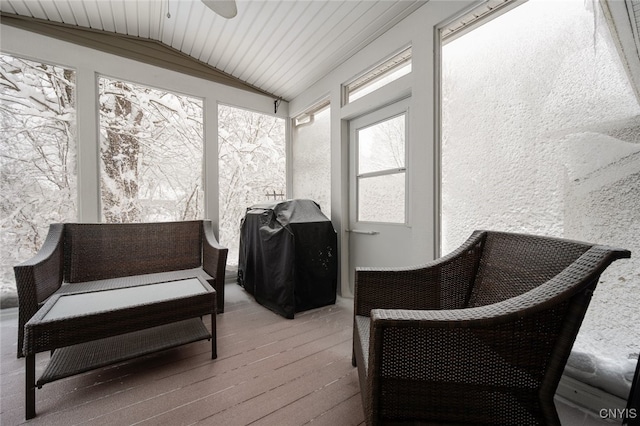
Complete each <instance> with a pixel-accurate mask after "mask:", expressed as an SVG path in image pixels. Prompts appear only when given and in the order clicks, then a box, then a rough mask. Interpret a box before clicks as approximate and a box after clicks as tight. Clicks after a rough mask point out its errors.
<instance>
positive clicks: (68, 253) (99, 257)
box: [64, 221, 202, 283]
mask: <svg viewBox="0 0 640 426" xmlns="http://www.w3.org/2000/svg"><path fill="white" fill-rule="evenodd" d="M64 244H65V271H64V275H65V280H66V281H67V282H71V283H73V282H82V281H93V280H100V279H108V278H117V277H126V276H131V275H142V274H151V273H157V272H165V271H174V270H181V269H191V268H196V267H198V266H200V265H201V259H202V254H201V253H202V221H187V222H164V223H127V224H121V223H119V224H86V223H73V224H65V235H64Z"/></svg>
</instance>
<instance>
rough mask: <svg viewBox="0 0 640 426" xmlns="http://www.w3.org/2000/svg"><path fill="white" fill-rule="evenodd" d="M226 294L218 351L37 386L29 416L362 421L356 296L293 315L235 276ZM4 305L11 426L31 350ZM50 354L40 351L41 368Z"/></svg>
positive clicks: (18, 419) (123, 421) (198, 346)
mask: <svg viewBox="0 0 640 426" xmlns="http://www.w3.org/2000/svg"><path fill="white" fill-rule="evenodd" d="M225 296H226V303H225V313H224V314H221V315H218V317H217V321H218V326H217V329H218V358H217V359H216V360H211V359H210V357H211V353H210V348H211V346H210V343H209V342H206V341H203V342H197V343H193V344H189V345H186V346H183V347H181V348H176V349H172V350H168V351H165V352H162V353H158V354H155V355H152V356H148V357H145V358H141V359H138V360H134V361H130V362H128V363H124V364H120V365H116V366H112V367H108V368H103V369H98V370H95V371H92V372H88V373H85V374H81V375H78V376H74V377H70V378H68V379H63V380H60V381H57V382H53V383H49V384H46V385H45V386H44V387H43V388H42V389H39V390H37V391H36V409H37V417H36V418H35V419H33V420H31V421H29V422H28V423H29V424H38V425H39V424H42V425H45V424H46V425H65V426H68V425H77V424H91V425H110V426H111V425H133V424H150V425H163V424H166V425H183V424H184V425H188V424H196V423H199V424H205V425H224V426H228V425H305V424H308V423H311V422H313V424H314V425H330V426H343V425H359V424H362V423H363V417H364V416H363V413H362V405H361V401H360V390H359V385H358V375H357V371H356V369H355V368H354V367H352V366H351V323H352V300H350V299H341V298H338V302H337V303H336V304H335V305H332V306H327V307H324V308H319V309H314V310H311V311H307V312H301V313H298V314H296V318H295V319H294V320H287V319H284V318H282V317H280V316H278V315H276V314H275V313H273V312H271V311H269V310H268V309H266V308H264V307H262V306H260V305H259V304H257V303H256V302H255V301H254V300H253V298H252V297H251V296H249V295H248V294H246V293H245V292H244V290H243V289H242V288H240V287H239V286H237V285H235V284H228V285H227V287H226V295H225ZM1 312H2V321H1V325H2V328H1V335H0V339H1V343H2V352H1V357H2V358H1V360H2V366H1V379H0V380H1V381H0V387H1V402H0V404H1V408H0V411H1V413H0V416H1V417H0V424H2V425H3V426H10V425H16V424H21V423H24V359H16V356H15V353H16V330H17V310H16V309H10V310H3V311H1ZM205 323H206V324H208V323H209V322H208V321H205ZM48 357H49V355H48V353H43V354H39V355H38V358H37V359H38V361H37V362H38V372H41V371H42V369H43V368H44V365H45V364H46V362H47V361H48ZM38 374H39V373H38Z"/></svg>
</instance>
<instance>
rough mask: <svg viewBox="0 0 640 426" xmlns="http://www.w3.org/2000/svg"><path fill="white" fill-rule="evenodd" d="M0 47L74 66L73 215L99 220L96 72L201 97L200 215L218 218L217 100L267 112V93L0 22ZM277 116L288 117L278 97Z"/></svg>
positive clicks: (270, 102) (83, 219)
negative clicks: (75, 175) (75, 194)
mask: <svg viewBox="0 0 640 426" xmlns="http://www.w3.org/2000/svg"><path fill="white" fill-rule="evenodd" d="M0 51H1V52H3V53H7V54H11V55H15V56H19V57H23V58H26V59H32V60H37V61H42V62H47V63H52V64H56V65H61V66H64V67H67V68H70V69H74V70H75V71H76V82H77V90H76V94H77V95H76V96H77V124H78V195H79V196H78V206H79V207H78V209H79V212H78V220H79V221H81V222H99V221H100V217H101V214H100V192H99V176H98V173H99V142H98V141H99V137H98V135H99V132H98V127H99V126H98V123H99V120H98V113H97V105H98V100H97V92H98V90H97V78H98V77H97V76H98V75H105V76H108V77H111V78H116V79H122V80H126V81H131V82H134V83H139V84H143V85H147V86H152V87H158V88H161V89H166V90H169V91H174V92H177V93H183V94H186V95H189V96H193V97H197V98H201V99H203V100H204V109H205V120H204V132H205V168H204V173H205V203H206V204H205V218H206V219H211V220H212V221H214V222H215V223H217V221H218V149H217V143H218V112H217V105H218V103H224V104H227V105H233V106H237V107H241V108H246V109H250V110H253V111H257V112H261V113H265V114H273V99H272V98H270V97H268V96H262V95H259V94H254V93H251V92H248V91H244V90H240V89H236V88H232V87H229V86H225V85H221V84H218V83H213V82H210V81H207V80H203V79H200V78H196V77H191V76H187V75H184V74H180V73H177V72H174V71H170V70H166V69H163V68H160V67H157V66H153V65H147V64H144V63H140V62H137V61H133V60H129V59H126V58H122V57H119V56H115V55H111V54H108V53H104V52H101V51H97V50H94V49H89V48H86V47H83V46H77V45H74V44H71V43H67V42H64V41H60V40H57V39H54V38H50V37H45V36H42V35H39V34H36V33H32V32H29V31H24V30H21V29H17V28H14V27H11V26H7V25H0ZM277 115H278V116H279V117H282V118H286V117H288V104H287V103H286V102H282V104H281V105H280V107H279V109H278V113H277Z"/></svg>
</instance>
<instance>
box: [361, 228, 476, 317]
mask: <svg viewBox="0 0 640 426" xmlns="http://www.w3.org/2000/svg"><path fill="white" fill-rule="evenodd" d="M485 235H486V232H481V231H476V232H474V233H473V234H472V235H471V236H470V237H469V238H468V239H467V241H465V243H464V244H462V245H461V246H460V247H458V248H457V249H456V250H454V251H453V252H451V253H449V254H448V255H446V256H443V257H441V258H439V259H436V260H434V261H432V262H429V263H426V264H424V265H419V266H414V267H405V268H356V275H355V297H354V304H355V305H354V307H355V314H356V315H364V316H369V313H370V311H371V310H372V309H454V308H461V307H463V306H464V305H465V304H466V302H467V301H468V298H469V296H470V293H471V286H472V284H473V279H474V277H475V274H476V271H477V269H478V265H479V262H480V255H481V253H482V245H483V243H484V239H485Z"/></svg>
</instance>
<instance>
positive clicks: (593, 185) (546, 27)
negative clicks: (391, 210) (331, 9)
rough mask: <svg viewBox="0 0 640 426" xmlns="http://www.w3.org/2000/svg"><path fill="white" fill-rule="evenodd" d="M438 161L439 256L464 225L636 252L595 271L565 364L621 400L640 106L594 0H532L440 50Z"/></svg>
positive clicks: (635, 333)
mask: <svg viewBox="0 0 640 426" xmlns="http://www.w3.org/2000/svg"><path fill="white" fill-rule="evenodd" d="M594 8H595V9H594ZM442 165H443V177H442V225H443V226H442V237H443V240H442V241H443V243H442V252H443V253H448V252H450V251H451V250H453V249H455V248H456V247H457V246H459V245H460V244H461V243H462V242H463V241H464V240H465V239H466V238H467V237H468V236H469V235H470V233H471V232H472V231H473V230H474V229H499V230H508V231H518V232H530V233H537V234H546V235H555V236H561V237H566V238H572V239H579V240H584V241H589V242H597V243H601V244H609V245H615V246H619V247H623V248H627V249H630V250H631V251H632V259H631V260H624V261H618V262H616V263H614V264H612V266H611V267H610V268H609V269H608V270H607V271H606V272H605V274H604V275H603V277H602V281H601V283H600V284H599V286H598V289H597V291H596V293H595V296H594V299H593V301H592V304H591V306H590V308H589V312H588V313H587V317H586V318H585V321H584V323H583V326H582V329H581V333H580V336H579V337H578V339H577V341H576V344H575V345H574V356H572V359H571V360H570V363H569V366H570V367H569V369H570V370H572V372H573V374H574V375H575V376H576V377H579V378H581V379H583V380H585V381H587V382H589V381H593V382H594V383H595V384H597V385H599V386H602V387H604V388H605V389H607V390H609V391H610V392H613V393H616V394H618V395H620V396H622V397H625V398H626V396H627V395H628V390H629V382H630V380H631V376H630V375H629V376H628V377H627V378H625V377H624V376H625V374H626V375H628V374H629V372H630V371H632V370H633V368H635V363H636V358H637V354H638V352H639V351H640V327H639V326H638V319H639V314H638V308H637V306H638V305H639V304H640V238H639V237H640V201H639V200H640V106H639V105H638V101H637V99H636V98H635V96H634V92H633V90H632V87H631V86H630V83H629V81H628V79H627V76H626V74H625V72H624V69H623V68H622V65H621V62H620V59H619V57H618V56H617V52H616V50H615V46H614V44H613V42H612V39H611V36H610V34H609V28H608V27H607V26H606V23H605V21H604V20H603V18H602V12H601V11H600V10H599V5H598V3H597V2H593V3H592V2H584V1H582V0H571V1H569V0H564V1H558V2H549V1H544V0H531V1H529V2H527V3H526V4H524V5H522V6H519V7H517V8H516V9H514V10H513V11H511V12H509V13H507V14H505V15H503V16H501V17H499V18H497V19H495V20H493V21H491V22H490V23H488V24H486V25H484V26H482V27H480V28H478V29H476V30H474V31H472V32H470V33H469V34H467V35H465V36H463V37H461V38H459V39H457V40H454V41H453V42H451V43H449V44H447V45H446V46H445V47H444V48H443V146H442ZM574 367H576V368H574Z"/></svg>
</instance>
